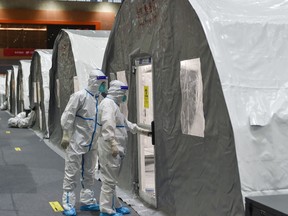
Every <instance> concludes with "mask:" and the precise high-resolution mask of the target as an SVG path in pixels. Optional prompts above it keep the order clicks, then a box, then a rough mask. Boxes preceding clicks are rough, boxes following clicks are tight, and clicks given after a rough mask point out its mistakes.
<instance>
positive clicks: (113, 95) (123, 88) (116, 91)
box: [107, 80, 128, 105]
mask: <svg viewBox="0 0 288 216" xmlns="http://www.w3.org/2000/svg"><path fill="white" fill-rule="evenodd" d="M127 90H128V86H127V85H126V84H125V83H123V82H121V81H119V80H113V81H111V82H110V88H109V89H108V95H107V97H108V98H110V99H112V100H114V101H115V102H116V103H117V104H118V105H119V104H120V103H122V102H123V101H122V99H123V97H124V96H125V95H126V92H127Z"/></svg>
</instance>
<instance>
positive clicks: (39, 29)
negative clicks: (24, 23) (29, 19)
mask: <svg viewBox="0 0 288 216" xmlns="http://www.w3.org/2000/svg"><path fill="white" fill-rule="evenodd" d="M0 30H8V31H47V28H13V27H12V28H11V27H0Z"/></svg>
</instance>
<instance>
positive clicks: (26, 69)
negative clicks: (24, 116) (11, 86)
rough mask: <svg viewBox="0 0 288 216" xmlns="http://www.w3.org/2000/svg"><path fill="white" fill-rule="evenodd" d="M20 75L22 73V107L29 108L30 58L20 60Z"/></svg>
mask: <svg viewBox="0 0 288 216" xmlns="http://www.w3.org/2000/svg"><path fill="white" fill-rule="evenodd" d="M20 64H21V68H22V75H23V78H22V79H23V80H22V81H23V101H24V109H25V110H30V99H29V76H30V66H31V60H20Z"/></svg>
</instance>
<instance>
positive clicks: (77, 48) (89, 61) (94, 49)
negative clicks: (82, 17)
mask: <svg viewBox="0 0 288 216" xmlns="http://www.w3.org/2000/svg"><path fill="white" fill-rule="evenodd" d="M66 32H67V34H68V35H69V38H70V41H71V47H72V52H73V56H74V61H75V67H76V73H77V77H78V83H79V89H83V88H85V87H86V86H87V80H88V75H89V72H90V71H91V70H92V69H97V68H98V69H101V66H102V61H103V56H104V52H105V49H106V45H107V41H108V37H109V33H110V31H83V30H78V31H77V30H73V31H71V30H66ZM87 47H90V49H87Z"/></svg>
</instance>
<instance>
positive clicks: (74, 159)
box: [61, 70, 107, 216]
mask: <svg viewBox="0 0 288 216" xmlns="http://www.w3.org/2000/svg"><path fill="white" fill-rule="evenodd" d="M106 82H107V77H106V76H105V75H104V74H103V73H102V72H101V71H100V70H92V71H91V73H90V74H89V80H88V87H87V88H86V89H83V90H80V91H78V92H75V93H74V94H72V95H71V97H70V99H69V102H68V104H67V106H66V108H65V111H64V112H63V114H62V116H61V126H62V129H63V138H62V142H61V146H62V147H63V148H66V147H67V149H66V156H65V175H64V180H63V191H64V192H63V196H62V204H63V207H64V212H63V214H64V215H67V216H74V215H76V210H75V207H74V206H75V202H76V197H75V192H74V189H75V188H76V182H77V179H76V178H77V176H78V173H79V172H80V171H81V186H82V188H81V191H80V202H81V204H82V206H81V207H80V210H88V211H97V210H99V205H98V204H97V201H96V199H95V198H94V192H93V186H94V173H95V166H96V161H97V145H96V139H95V138H96V137H95V136H96V129H97V112H98V105H99V103H100V102H101V100H102V96H101V94H100V93H101V92H104V91H105V88H106V87H105V86H107V85H106Z"/></svg>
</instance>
